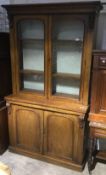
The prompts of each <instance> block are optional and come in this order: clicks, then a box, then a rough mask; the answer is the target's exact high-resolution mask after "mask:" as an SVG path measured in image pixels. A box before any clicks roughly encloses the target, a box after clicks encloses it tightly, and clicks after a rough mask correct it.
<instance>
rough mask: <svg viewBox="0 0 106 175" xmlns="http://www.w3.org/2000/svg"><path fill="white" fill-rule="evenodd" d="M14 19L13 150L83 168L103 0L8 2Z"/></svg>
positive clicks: (10, 99) (10, 108) (10, 105)
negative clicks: (96, 31) (96, 28)
mask: <svg viewBox="0 0 106 175" xmlns="http://www.w3.org/2000/svg"><path fill="white" fill-rule="evenodd" d="M3 7H4V8H6V9H7V12H8V16H9V20H10V39H11V59H12V82H13V94H12V95H11V96H8V97H6V100H7V106H8V114H9V117H8V119H9V136H10V146H9V147H10V150H11V151H14V152H17V153H22V154H25V155H29V156H32V157H35V158H38V159H41V160H46V161H49V162H53V163H55V164H60V165H63V166H66V167H69V168H73V169H76V170H82V168H83V165H84V157H85V146H84V145H85V132H86V128H85V121H86V117H87V111H88V108H89V104H88V96H89V80H90V69H91V55H92V46H93V33H94V26H95V19H96V16H97V13H98V12H99V10H100V9H101V4H100V2H98V1H97V2H92V3H91V2H85V3H57V4H33V5H29V4H28V5H4V6H3Z"/></svg>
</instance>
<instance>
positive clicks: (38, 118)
mask: <svg viewBox="0 0 106 175" xmlns="http://www.w3.org/2000/svg"><path fill="white" fill-rule="evenodd" d="M12 112H13V116H12V117H13V118H14V119H13V123H12V125H14V130H15V138H14V139H15V144H16V146H17V147H20V148H22V149H26V150H29V151H35V152H42V129H43V128H42V124H43V122H42V120H43V112H42V111H40V110H35V109H31V108H26V107H21V106H15V105H14V106H13V110H12Z"/></svg>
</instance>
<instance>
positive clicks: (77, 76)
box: [53, 73, 80, 80]
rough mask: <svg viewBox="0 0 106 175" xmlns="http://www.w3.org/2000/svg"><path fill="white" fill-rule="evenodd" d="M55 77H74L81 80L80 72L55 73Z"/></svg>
mask: <svg viewBox="0 0 106 175" xmlns="http://www.w3.org/2000/svg"><path fill="white" fill-rule="evenodd" d="M53 77H57V78H71V79H72V78H73V79H77V80H80V74H71V73H53Z"/></svg>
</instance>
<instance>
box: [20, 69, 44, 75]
mask: <svg viewBox="0 0 106 175" xmlns="http://www.w3.org/2000/svg"><path fill="white" fill-rule="evenodd" d="M20 73H21V74H32V75H42V76H43V75H44V72H43V71H40V70H28V69H24V70H20Z"/></svg>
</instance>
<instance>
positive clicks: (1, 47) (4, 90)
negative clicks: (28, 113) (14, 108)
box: [0, 32, 11, 154]
mask: <svg viewBox="0 0 106 175" xmlns="http://www.w3.org/2000/svg"><path fill="white" fill-rule="evenodd" d="M10 93H11V66H10V44H9V34H8V33H3V32H1V33H0V154H2V153H3V152H4V151H5V150H6V149H7V148H8V145H9V139H8V119H7V108H6V103H5V100H4V96H6V95H9V94H10Z"/></svg>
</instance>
